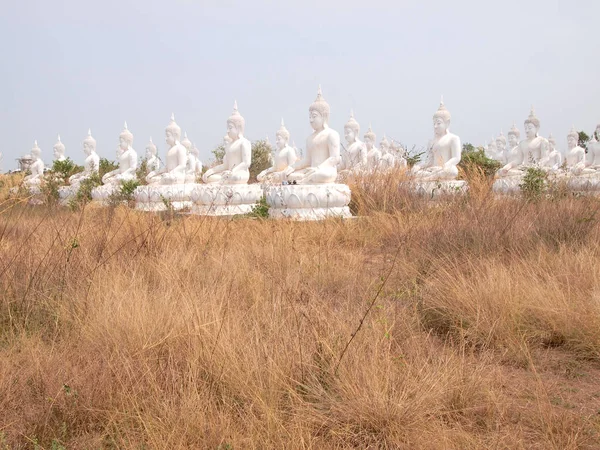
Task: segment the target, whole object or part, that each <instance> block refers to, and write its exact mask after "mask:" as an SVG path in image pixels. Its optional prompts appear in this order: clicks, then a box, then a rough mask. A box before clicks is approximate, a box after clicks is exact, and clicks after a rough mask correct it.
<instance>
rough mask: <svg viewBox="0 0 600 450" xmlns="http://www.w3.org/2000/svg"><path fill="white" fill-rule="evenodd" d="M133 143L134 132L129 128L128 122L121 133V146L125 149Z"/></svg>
mask: <svg viewBox="0 0 600 450" xmlns="http://www.w3.org/2000/svg"><path fill="white" fill-rule="evenodd" d="M132 145H133V134H131V131H129V129H128V128H127V122H125V125H124V126H123V131H121V134H119V147H120V148H121V149H122V150H123V151H125V150H127V149H128V148H129V147H131V146H132Z"/></svg>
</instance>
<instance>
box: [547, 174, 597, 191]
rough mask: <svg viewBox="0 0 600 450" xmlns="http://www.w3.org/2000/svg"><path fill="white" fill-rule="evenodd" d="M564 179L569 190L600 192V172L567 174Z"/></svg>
mask: <svg viewBox="0 0 600 450" xmlns="http://www.w3.org/2000/svg"><path fill="white" fill-rule="evenodd" d="M558 179H560V178H558ZM558 179H557V180H558ZM562 180H565V181H566V183H567V189H568V190H569V191H573V192H583V193H585V192H590V193H600V173H591V174H583V175H566V176H565V177H564V178H562Z"/></svg>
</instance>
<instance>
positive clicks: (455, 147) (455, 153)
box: [444, 136, 462, 170]
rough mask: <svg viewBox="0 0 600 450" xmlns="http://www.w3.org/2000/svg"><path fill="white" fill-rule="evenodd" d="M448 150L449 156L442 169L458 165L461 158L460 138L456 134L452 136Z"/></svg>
mask: <svg viewBox="0 0 600 450" xmlns="http://www.w3.org/2000/svg"><path fill="white" fill-rule="evenodd" d="M450 151H451V156H450V159H449V160H448V161H446V163H445V164H444V170H448V169H452V168H454V167H456V166H457V165H458V163H459V162H460V159H461V151H462V148H461V145H460V138H459V137H458V136H454V137H453V138H452V141H451V142H450Z"/></svg>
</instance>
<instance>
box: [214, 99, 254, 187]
mask: <svg viewBox="0 0 600 450" xmlns="http://www.w3.org/2000/svg"><path fill="white" fill-rule="evenodd" d="M245 126H246V121H245V119H244V117H242V115H241V114H240V112H239V111H238V105H237V101H236V102H235V103H234V105H233V113H232V114H231V116H229V118H228V119H227V135H228V136H229V139H230V140H231V142H230V143H228V144H227V146H226V147H225V156H224V157H223V163H222V164H219V165H218V166H216V167H213V168H212V169H208V170H207V171H206V172H205V173H204V175H203V176H202V180H203V181H204V182H205V183H207V184H215V183H217V184H246V183H248V179H249V178H250V171H249V168H250V164H251V162H252V145H251V144H250V141H249V140H248V139H246V138H245V137H244V129H245Z"/></svg>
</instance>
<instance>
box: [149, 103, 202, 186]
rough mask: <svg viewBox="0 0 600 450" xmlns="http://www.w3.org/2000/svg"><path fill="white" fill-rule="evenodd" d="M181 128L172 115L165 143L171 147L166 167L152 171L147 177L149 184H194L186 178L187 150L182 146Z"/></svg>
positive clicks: (166, 130) (166, 131) (166, 129)
mask: <svg viewBox="0 0 600 450" xmlns="http://www.w3.org/2000/svg"><path fill="white" fill-rule="evenodd" d="M180 139H181V128H180V127H179V125H177V123H176V122H175V116H174V115H173V114H172V115H171V122H170V123H169V125H167V128H165V142H166V143H167V145H168V146H169V150H167V161H166V166H165V167H164V168H163V169H160V170H157V171H152V172H150V173H149V174H148V175H147V176H146V181H147V182H148V184H151V185H152V184H153V185H157V184H166V185H170V184H183V183H186V182H191V183H193V182H194V180H193V179H190V177H188V176H186V175H187V173H186V166H187V150H186V148H185V147H184V146H183V145H181V142H180V141H179V140H180Z"/></svg>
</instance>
